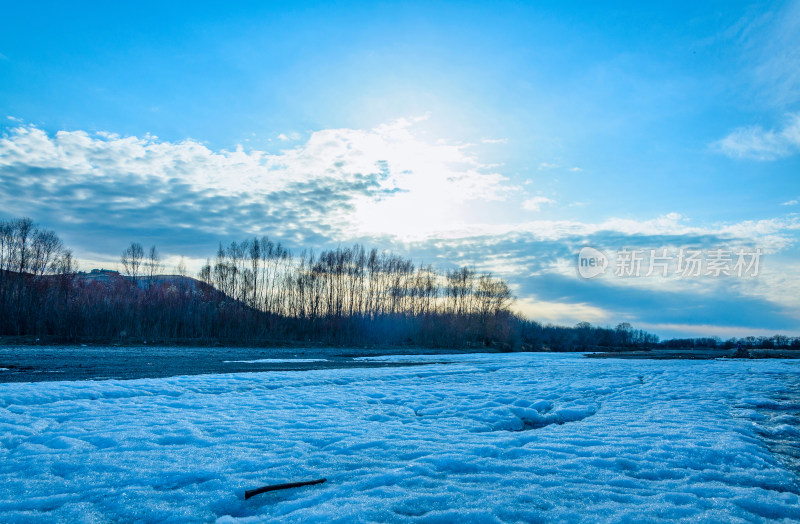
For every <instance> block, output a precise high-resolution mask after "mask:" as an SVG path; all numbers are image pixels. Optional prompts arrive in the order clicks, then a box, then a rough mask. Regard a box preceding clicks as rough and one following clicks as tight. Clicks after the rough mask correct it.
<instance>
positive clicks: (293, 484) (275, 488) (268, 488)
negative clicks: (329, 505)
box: [244, 479, 328, 500]
mask: <svg viewBox="0 0 800 524" xmlns="http://www.w3.org/2000/svg"><path fill="white" fill-rule="evenodd" d="M326 480H328V479H317V480H306V481H305V482H287V483H286V484H273V485H271V486H264V487H261V488H256V489H248V490H247V491H245V492H244V500H247V499H249V498H250V497H253V496H255V495H259V494H261V493H266V492H267V491H278V490H279V489H289V488H299V487H300V486H312V485H314V484H322V483H323V482H325V481H326Z"/></svg>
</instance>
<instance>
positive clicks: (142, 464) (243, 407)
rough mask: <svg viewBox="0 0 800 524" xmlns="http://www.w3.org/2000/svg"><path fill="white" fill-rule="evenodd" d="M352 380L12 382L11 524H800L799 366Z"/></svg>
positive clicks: (454, 367)
mask: <svg viewBox="0 0 800 524" xmlns="http://www.w3.org/2000/svg"><path fill="white" fill-rule="evenodd" d="M251 356H252V355H251ZM256 356H257V357H258V355H256ZM264 358H266V357H264ZM271 358H272V359H275V358H276V357H275V356H274V355H273V356H272V357H271ZM297 358H303V356H302V355H298V357H297ZM314 358H318V356H316V357H314ZM342 358H352V357H342ZM260 359H262V358H249V360H260ZM227 360H247V359H245V358H242V359H239V358H238V357H237V358H233V359H227ZM305 360H312V359H311V358H309V357H307V356H306V358H305ZM354 363H356V364H358V365H364V366H369V367H334V368H329V369H307V370H303V371H279V370H278V371H265V372H259V373H239V374H213V375H195V376H175V377H168V378H144V379H136V380H102V381H54V382H39V383H24V382H16V383H11V382H9V383H4V384H0V478H1V479H2V480H0V520H2V521H4V522H15V521H18V522H36V521H42V522H50V521H67V522H78V521H86V522H105V521H136V520H139V521H143V522H170V521H173V522H186V521H197V522H209V521H211V522H213V521H218V522H233V521H241V522H261V521H272V520H281V521H289V522H307V521H310V520H317V521H320V520H324V521H329V520H332V521H337V520H338V521H342V522H347V521H382V522H404V521H415V522H416V521H418V522H456V521H457V522H537V521H552V520H559V521H581V520H586V521H613V522H619V521H625V520H630V521H637V522H638V521H643V520H644V521H647V520H653V521H655V520H663V519H676V520H693V521H697V520H703V521H715V522H752V521H754V520H755V521H759V520H767V519H790V520H797V519H800V498H799V497H798V493H800V490H799V489H798V478H797V469H796V467H795V464H796V462H795V461H794V458H793V456H794V455H796V454H797V453H796V450H797V447H796V443H797V441H798V437H799V436H800V432H798V415H800V401H799V400H798V394H799V393H800V391H798V384H800V361H799V360H757V361H748V360H740V361H731V360H705V361H687V360H669V361H655V360H619V359H586V358H584V357H583V356H581V355H576V354H562V355H550V354H486V355H483V354H467V355H434V356H430V357H425V356H413V355H404V356H397V357H391V356H373V357H368V358H366V359H360V360H358V359H356V360H355V361H354ZM412 363H413V364H418V365H413V366H402V367H400V366H399V365H400V364H412ZM273 364H280V363H275V362H273ZM300 364H301V363H298V365H300ZM305 364H309V365H311V364H315V362H306V363H305ZM317 364H319V362H317ZM386 364H392V365H394V366H395V367H383V365H386ZM321 477H325V478H327V479H328V480H327V482H326V483H324V484H319V485H315V486H308V487H302V488H296V489H292V490H286V491H278V492H272V493H266V494H263V495H258V496H256V497H253V498H251V499H249V500H246V501H245V500H244V496H243V495H244V491H245V490H246V489H251V488H256V487H259V486H262V485H265V484H273V483H279V482H291V481H298V480H311V479H316V478H321Z"/></svg>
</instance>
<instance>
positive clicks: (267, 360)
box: [225, 358, 328, 364]
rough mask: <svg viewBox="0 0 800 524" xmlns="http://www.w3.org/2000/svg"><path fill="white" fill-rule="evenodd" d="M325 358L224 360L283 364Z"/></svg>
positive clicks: (317, 360)
mask: <svg viewBox="0 0 800 524" xmlns="http://www.w3.org/2000/svg"><path fill="white" fill-rule="evenodd" d="M327 361H328V359H326V358H260V359H258V360H226V361H225V363H226V364H230V363H233V362H237V363H241V364H283V363H287V362H288V363H292V362H327Z"/></svg>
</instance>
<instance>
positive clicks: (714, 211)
mask: <svg viewBox="0 0 800 524" xmlns="http://www.w3.org/2000/svg"><path fill="white" fill-rule="evenodd" d="M115 4H120V5H115ZM649 4H651V3H639V2H635V3H634V2H604V3H602V5H600V4H599V3H595V2H571V3H562V2H530V3H515V2H491V3H489V2H486V3H465V2H459V3H438V2H419V3H416V2H403V3H363V4H361V3H345V2H325V3H302V2H287V3H281V2H252V3H247V2H237V3H235V5H234V3H230V5H219V4H217V3H203V2H191V3H180V2H171V3H168V5H163V3H148V2H137V3H135V4H122V3H104V4H100V3H81V2H78V3H70V4H69V5H65V4H63V3H51V4H48V3H37V4H36V5H29V4H26V3H23V2H3V5H2V12H3V13H4V15H3V17H2V18H0V219H8V218H12V217H20V216H29V217H31V218H32V219H34V220H35V221H36V222H37V223H39V224H40V225H41V226H43V227H47V228H50V229H53V230H55V231H56V232H57V233H58V234H59V235H60V236H61V237H62V238H63V239H64V241H65V243H66V244H67V245H68V246H70V247H71V248H72V249H73V250H74V252H75V254H76V255H77V256H78V258H79V259H80V261H81V267H82V268H84V269H90V268H92V267H98V266H103V267H114V266H115V265H118V264H119V255H120V253H121V252H122V250H123V249H124V248H125V247H126V246H127V245H128V244H129V243H130V242H132V241H136V242H140V243H142V244H143V245H145V246H150V245H156V246H157V247H158V249H159V251H160V252H161V254H162V257H163V258H164V260H165V261H166V262H167V263H168V265H171V266H174V265H177V263H178V261H179V260H180V257H185V263H186V264H187V266H189V267H190V268H194V269H197V268H198V267H199V265H200V264H201V263H202V262H203V261H205V259H206V257H209V256H213V255H214V253H215V252H216V246H217V245H218V243H219V242H223V243H228V242H230V241H233V240H244V239H246V238H251V237H253V236H256V235H257V236H262V235H267V236H269V237H270V238H272V239H275V240H280V241H282V242H283V243H284V244H285V245H287V246H288V247H290V248H291V249H292V250H293V251H295V252H300V250H302V249H303V248H313V249H315V250H321V249H325V248H331V247H336V246H340V245H349V244H351V243H354V242H362V243H364V244H366V245H368V246H374V247H378V248H380V249H391V250H393V251H395V252H397V253H401V254H404V255H407V256H409V257H411V258H412V260H414V261H415V262H417V263H426V264H427V263H432V264H434V265H436V266H438V267H440V268H442V269H448V268H451V267H455V266H457V265H465V264H466V265H471V266H474V267H475V268H476V269H478V270H481V271H492V272H494V273H495V274H498V275H501V276H503V277H504V278H506V279H507V280H508V281H509V282H510V284H511V285H512V287H513V290H514V293H515V295H516V297H517V302H516V306H515V307H516V308H517V310H518V311H520V312H521V313H522V314H524V315H526V316H529V317H530V318H533V319H535V320H539V321H541V322H545V323H550V322H552V323H556V324H562V325H571V324H574V323H576V322H579V321H588V322H591V323H592V324H596V325H601V326H602V325H611V326H613V325H616V324H617V323H619V322H629V323H631V324H633V325H634V326H635V327H641V328H644V329H647V330H649V331H652V332H655V333H658V334H659V335H661V336H664V337H671V336H705V335H709V336H721V337H723V338H726V337H730V336H747V335H772V334H774V333H778V332H780V333H785V334H793V335H798V334H800V282H798V278H797V277H798V275H799V274H800V258H798V255H799V254H800V251H799V250H798V242H797V241H798V239H799V238H800V215H798V212H799V211H800V180H798V175H799V174H800V2H798V1H789V2H734V1H724V2H723V1H720V2H715V1H709V2H670V3H667V4H664V5H649ZM583 247H592V248H594V249H596V250H598V252H601V253H603V255H604V256H605V257H606V259H607V264H608V267H607V269H606V271H605V272H604V273H602V274H600V275H598V276H596V277H592V278H585V276H582V275H581V273H580V272H579V252H580V250H581V248H583ZM681 249H683V250H684V252H685V253H688V252H689V251H692V250H693V251H694V252H699V253H700V257H701V258H702V260H703V261H704V264H706V265H705V266H703V269H702V271H701V273H700V274H699V275H693V274H689V275H687V274H686V273H685V272H681V271H680V267H679V266H678V264H679V260H678V257H679V254H680V253H681ZM651 250H652V251H651ZM662 250H666V251H662ZM756 250H758V251H756ZM714 251H718V252H719V251H721V252H722V253H723V256H722V258H726V257H728V256H729V257H730V261H729V263H728V262H727V258H726V264H725V269H726V271H724V272H723V273H721V274H719V275H716V274H715V271H713V268H711V266H708V264H709V263H710V258H711V257H712V256H713V255H711V254H710V253H712V252H714ZM630 252H634V253H638V254H640V255H643V256H644V262H643V263H642V264H643V265H642V267H643V270H642V272H641V274H638V275H637V274H635V273H633V272H632V271H630V268H629V267H626V266H625V260H626V258H625V257H626V256H627V255H625V253H630ZM655 252H658V253H662V254H664V255H665V256H667V257H669V258H670V264H671V265H670V267H669V269H668V271H667V274H666V275H664V274H663V273H662V272H659V271H652V270H650V269H651V268H650V267H649V266H648V264H649V262H650V261H651V260H652V259H653V258H654V257H653V255H654V254H655ZM737 253H739V255H737ZM755 253H758V255H756V254H755ZM748 255H749V256H750V259H749V262H750V263H752V262H754V261H756V259H757V262H758V268H757V270H756V268H753V267H752V265H751V266H750V271H749V272H745V273H746V274H744V275H740V274H738V273H737V271H736V268H735V266H734V264H735V263H736V262H737V260H738V258H739V256H748ZM739 269H741V268H739ZM726 272H727V273H730V274H727V275H726V274H725V273H726ZM645 273H650V274H649V276H647V275H645Z"/></svg>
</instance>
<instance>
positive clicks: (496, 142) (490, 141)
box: [481, 138, 508, 144]
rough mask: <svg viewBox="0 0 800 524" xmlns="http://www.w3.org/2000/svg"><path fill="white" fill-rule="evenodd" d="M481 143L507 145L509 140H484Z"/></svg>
mask: <svg viewBox="0 0 800 524" xmlns="http://www.w3.org/2000/svg"><path fill="white" fill-rule="evenodd" d="M481 142H483V143H484V144H505V143H507V142H508V139H507V138H483V139H481Z"/></svg>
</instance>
